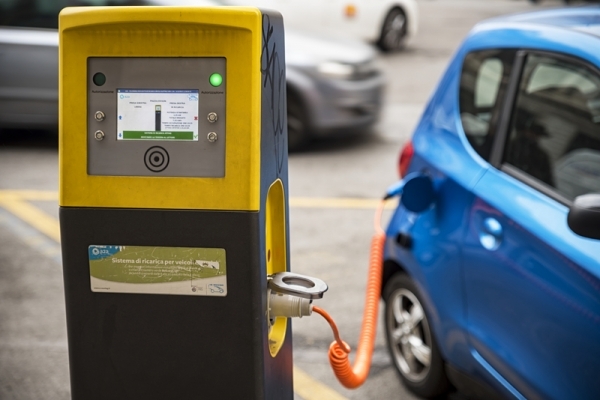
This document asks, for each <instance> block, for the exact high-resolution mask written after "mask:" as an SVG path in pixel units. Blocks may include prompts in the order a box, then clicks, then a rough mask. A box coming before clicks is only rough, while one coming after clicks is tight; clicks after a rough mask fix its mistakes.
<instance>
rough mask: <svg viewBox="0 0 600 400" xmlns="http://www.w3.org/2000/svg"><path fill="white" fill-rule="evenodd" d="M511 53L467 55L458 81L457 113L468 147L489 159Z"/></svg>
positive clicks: (502, 51)
mask: <svg viewBox="0 0 600 400" xmlns="http://www.w3.org/2000/svg"><path fill="white" fill-rule="evenodd" d="M514 53H515V52H514V51H513V50H491V51H490V50H486V51H477V52H473V53H469V54H467V56H466V57H465V60H464V62H463V68H462V72H461V79H460V92H459V109H460V119H461V122H462V126H463V130H464V131H465V134H466V136H467V139H468V140H469V143H470V144H471V146H472V147H473V148H474V149H475V151H477V153H479V155H480V156H482V157H483V158H484V159H488V157H489V155H490V152H491V148H492V142H493V132H494V123H493V117H494V115H495V112H497V109H498V107H496V105H497V104H499V99H500V98H501V97H502V92H503V90H502V89H503V88H504V86H505V83H506V82H507V81H508V77H509V76H510V70H511V65H512V61H513V59H514Z"/></svg>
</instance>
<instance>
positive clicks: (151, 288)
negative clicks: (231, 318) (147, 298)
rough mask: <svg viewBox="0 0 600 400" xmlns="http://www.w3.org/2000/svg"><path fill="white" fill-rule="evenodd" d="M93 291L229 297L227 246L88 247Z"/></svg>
mask: <svg viewBox="0 0 600 400" xmlns="http://www.w3.org/2000/svg"><path fill="white" fill-rule="evenodd" d="M88 257H89V262H90V280H91V288H92V291H93V292H109V293H148V294H183V295H190V296H226V295H227V267H226V262H225V249H216V248H193V247H152V246H96V245H93V246H89V247H88Z"/></svg>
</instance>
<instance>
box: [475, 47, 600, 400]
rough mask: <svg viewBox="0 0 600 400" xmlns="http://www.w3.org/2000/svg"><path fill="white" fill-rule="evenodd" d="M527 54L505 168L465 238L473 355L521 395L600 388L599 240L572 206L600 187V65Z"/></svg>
mask: <svg viewBox="0 0 600 400" xmlns="http://www.w3.org/2000/svg"><path fill="white" fill-rule="evenodd" d="M518 60H519V61H521V62H520V63H517V64H518V65H519V64H520V65H522V69H521V71H516V73H515V74H514V76H513V79H514V86H513V88H512V89H509V93H510V92H512V93H513V94H514V97H513V96H509V98H508V102H509V104H507V105H506V108H505V110H506V111H505V112H506V115H504V117H503V120H505V121H506V126H505V128H504V129H503V127H502V125H503V124H502V123H500V124H499V130H498V135H497V136H498V138H497V142H496V144H495V147H494V150H493V151H494V154H493V155H492V160H494V158H495V159H496V160H497V163H496V166H497V167H498V168H489V169H488V170H487V172H486V173H485V174H484V175H483V176H482V178H481V179H480V180H479V182H478V183H477V184H476V185H475V187H474V190H473V191H474V195H475V197H474V198H475V200H474V202H473V204H472V207H471V209H470V212H469V221H468V227H467V230H466V233H465V239H464V246H463V263H464V264H463V265H464V279H465V294H466V304H467V321H468V330H469V340H470V345H471V347H472V354H473V356H474V358H475V360H476V361H477V364H478V365H479V369H478V374H479V375H480V376H481V377H482V378H484V379H486V380H487V381H488V382H491V383H494V384H495V385H497V387H503V388H504V390H505V391H507V392H510V393H512V394H513V395H514V396H515V397H517V398H522V397H523V396H524V397H525V398H548V399H592V398H595V399H597V398H600V384H599V381H600V372H598V371H600V279H599V276H600V241H598V240H593V239H589V238H585V237H581V236H578V235H577V234H575V233H574V232H572V231H571V230H570V229H569V227H568V225H567V213H568V211H569V206H570V205H571V204H572V201H573V200H574V198H575V197H576V196H578V195H581V194H584V193H591V192H600V74H599V72H598V71H597V70H596V69H595V68H593V67H591V66H589V65H586V64H585V63H583V62H581V61H580V60H577V59H573V58H568V57H565V56H563V55H556V54H550V53H535V52H529V53H525V52H520V54H519V56H518ZM519 72H520V74H519ZM519 76H520V80H519V81H517V77H519ZM511 97H512V98H511ZM512 99H514V103H511V102H512V101H513V100H512ZM509 110H512V113H510V114H509ZM493 164H494V162H493Z"/></svg>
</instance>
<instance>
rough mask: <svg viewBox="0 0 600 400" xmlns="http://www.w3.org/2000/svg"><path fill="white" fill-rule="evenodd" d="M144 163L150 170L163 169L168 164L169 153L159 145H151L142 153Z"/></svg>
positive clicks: (157, 170)
mask: <svg viewBox="0 0 600 400" xmlns="http://www.w3.org/2000/svg"><path fill="white" fill-rule="evenodd" d="M144 164H146V168H148V169H149V170H150V171H152V172H161V171H164V170H165V169H166V168H167V167H168V166H169V153H167V151H166V150H165V149H163V148H162V147H160V146H153V147H150V148H149V149H148V150H146V154H144Z"/></svg>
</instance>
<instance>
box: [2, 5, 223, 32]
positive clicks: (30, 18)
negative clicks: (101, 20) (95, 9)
mask: <svg viewBox="0 0 600 400" xmlns="http://www.w3.org/2000/svg"><path fill="white" fill-rule="evenodd" d="M218 4H221V2H220V1H218V0H187V1H186V0H0V26H16V27H25V28H48V29H58V13H59V12H60V10H62V9H63V8H65V7H81V6H144V5H173V6H175V5H180V6H192V5H200V6H207V5H218Z"/></svg>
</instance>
